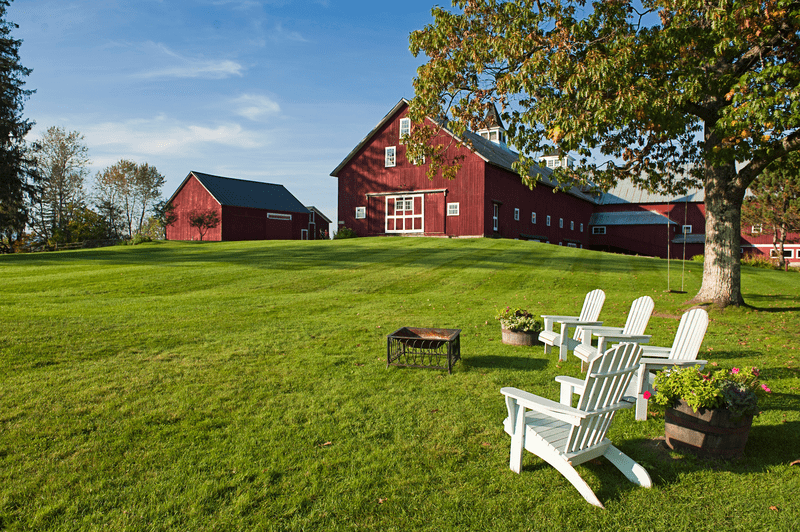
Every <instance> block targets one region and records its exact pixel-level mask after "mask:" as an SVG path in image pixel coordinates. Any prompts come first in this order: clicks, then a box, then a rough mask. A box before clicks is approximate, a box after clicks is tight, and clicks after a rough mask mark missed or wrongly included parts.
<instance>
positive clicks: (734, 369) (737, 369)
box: [731, 368, 739, 375]
mask: <svg viewBox="0 0 800 532" xmlns="http://www.w3.org/2000/svg"><path fill="white" fill-rule="evenodd" d="M731 373H733V374H734V375H736V374H737V373H739V368H733V369H732V370H731Z"/></svg>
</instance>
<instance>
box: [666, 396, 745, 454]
mask: <svg viewBox="0 0 800 532" xmlns="http://www.w3.org/2000/svg"><path fill="white" fill-rule="evenodd" d="M752 423H753V416H741V417H738V418H734V417H733V416H731V413H730V412H729V411H728V410H727V409H725V408H720V409H713V410H708V409H704V408H701V409H699V410H698V411H697V412H694V411H692V407H690V406H689V405H687V404H686V402H685V401H683V400H680V401H679V402H678V403H676V405H675V406H674V407H673V408H668V409H667V411H666V412H665V415H664V435H665V436H666V442H667V445H668V446H669V448H670V449H676V450H687V451H690V452H692V453H694V454H696V455H698V456H702V457H706V458H726V459H729V458H739V457H740V456H742V453H743V452H744V447H745V445H746V444H747V436H748V435H749V434H750V426H751V425H752Z"/></svg>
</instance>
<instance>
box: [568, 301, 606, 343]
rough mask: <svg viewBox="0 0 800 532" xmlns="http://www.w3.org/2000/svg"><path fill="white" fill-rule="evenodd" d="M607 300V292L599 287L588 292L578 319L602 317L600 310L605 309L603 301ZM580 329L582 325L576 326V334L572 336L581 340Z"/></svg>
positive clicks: (590, 319) (587, 319)
mask: <svg viewBox="0 0 800 532" xmlns="http://www.w3.org/2000/svg"><path fill="white" fill-rule="evenodd" d="M605 300H606V293H605V292H603V291H602V290H601V289H599V288H598V289H596V290H592V291H591V292H589V293H588V294H586V298H585V299H584V300H583V308H581V314H580V316H578V319H579V320H580V321H597V318H599V317H600V311H601V310H603V303H605ZM580 330H581V328H580V327H576V328H575V334H574V335H573V336H572V338H573V339H575V340H578V341H580V339H581V334H580Z"/></svg>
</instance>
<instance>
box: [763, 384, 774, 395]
mask: <svg viewBox="0 0 800 532" xmlns="http://www.w3.org/2000/svg"><path fill="white" fill-rule="evenodd" d="M761 388H762V389H763V390H764V391H765V392H767V393H772V390H770V389H769V388H767V385H766V384H762V385H761Z"/></svg>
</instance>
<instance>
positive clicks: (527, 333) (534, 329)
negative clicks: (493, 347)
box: [497, 307, 542, 345]
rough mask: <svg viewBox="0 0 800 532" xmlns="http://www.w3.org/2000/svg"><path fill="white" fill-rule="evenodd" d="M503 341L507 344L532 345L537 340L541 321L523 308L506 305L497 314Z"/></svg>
mask: <svg viewBox="0 0 800 532" xmlns="http://www.w3.org/2000/svg"><path fill="white" fill-rule="evenodd" d="M497 319H498V320H500V330H501V332H502V335H503V343H504V344H508V345H534V344H535V343H536V342H537V341H538V340H539V333H540V332H541V330H542V322H541V320H538V319H536V318H535V317H534V315H533V314H531V313H530V312H528V311H527V310H525V309H521V308H511V307H506V308H504V309H501V310H500V312H499V313H498V314H497Z"/></svg>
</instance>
